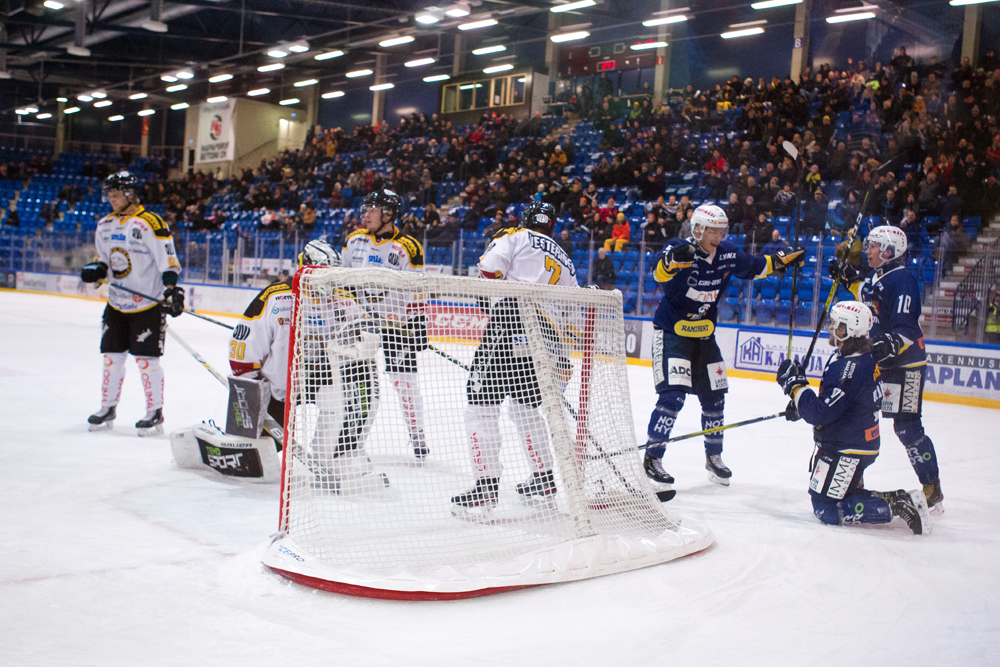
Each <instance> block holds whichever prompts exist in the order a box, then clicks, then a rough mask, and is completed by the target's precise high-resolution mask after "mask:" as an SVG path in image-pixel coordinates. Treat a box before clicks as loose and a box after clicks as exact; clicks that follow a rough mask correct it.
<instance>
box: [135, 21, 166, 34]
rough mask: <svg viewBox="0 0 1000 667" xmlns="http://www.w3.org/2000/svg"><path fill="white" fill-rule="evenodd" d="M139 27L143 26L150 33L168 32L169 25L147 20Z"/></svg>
mask: <svg viewBox="0 0 1000 667" xmlns="http://www.w3.org/2000/svg"><path fill="white" fill-rule="evenodd" d="M139 25H140V26H142V27H143V28H145V29H146V30H148V31H150V32H166V31H167V24H166V23H164V22H163V21H154V20H153V19H146V20H145V21H143V22H142V23H140V24H139Z"/></svg>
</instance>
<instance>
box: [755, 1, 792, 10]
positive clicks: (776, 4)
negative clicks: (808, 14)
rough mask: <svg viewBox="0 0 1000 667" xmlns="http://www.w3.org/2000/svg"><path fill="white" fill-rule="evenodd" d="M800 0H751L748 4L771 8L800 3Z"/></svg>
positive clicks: (759, 7) (760, 7)
mask: <svg viewBox="0 0 1000 667" xmlns="http://www.w3.org/2000/svg"><path fill="white" fill-rule="evenodd" d="M801 4H802V0H766V1H765V2H753V3H750V6H751V7H753V8H754V9H771V8H772V7H784V6H785V5H801Z"/></svg>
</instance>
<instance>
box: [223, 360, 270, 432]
mask: <svg viewBox="0 0 1000 667" xmlns="http://www.w3.org/2000/svg"><path fill="white" fill-rule="evenodd" d="M227 379H228V380H229V404H228V409H227V411H226V433H230V434H232V435H240V436H243V437H245V438H259V437H260V433H261V431H262V430H263V426H264V415H265V414H266V412H267V408H268V405H269V402H270V400H271V390H270V386H269V384H268V382H267V380H263V379H256V378H247V377H234V376H232V375H230V376H229V377H228V378H227Z"/></svg>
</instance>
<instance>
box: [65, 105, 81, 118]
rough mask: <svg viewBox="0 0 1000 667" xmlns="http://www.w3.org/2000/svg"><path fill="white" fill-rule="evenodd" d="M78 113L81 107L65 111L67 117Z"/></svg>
mask: <svg viewBox="0 0 1000 667" xmlns="http://www.w3.org/2000/svg"><path fill="white" fill-rule="evenodd" d="M78 111H80V107H69V108H68V109H63V113H64V114H66V115H67V116H68V115H70V114H71V113H77V112H78Z"/></svg>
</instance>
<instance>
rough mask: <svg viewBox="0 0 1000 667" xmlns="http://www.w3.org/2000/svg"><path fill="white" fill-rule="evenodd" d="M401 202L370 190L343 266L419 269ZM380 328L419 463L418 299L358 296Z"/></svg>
mask: <svg viewBox="0 0 1000 667" xmlns="http://www.w3.org/2000/svg"><path fill="white" fill-rule="evenodd" d="M400 206H401V202H400V199H399V195H397V194H396V193H395V192H393V191H392V190H383V191H381V192H371V193H369V194H368V195H366V196H365V199H364V204H363V205H362V208H361V228H360V229H358V230H357V231H355V232H353V233H352V234H351V235H350V236H348V237H347V245H346V247H345V248H344V256H343V265H344V266H346V267H351V268H385V269H393V270H396V271H422V270H423V268H424V254H423V248H422V247H421V245H420V242H419V241H417V240H416V239H415V238H413V237H412V236H407V235H405V234H400V232H399V229H398V228H397V227H396V221H397V219H398V217H399V209H400ZM358 299H359V301H360V302H362V303H363V304H364V306H365V308H366V309H367V310H368V312H369V313H370V314H371V315H373V316H374V317H376V318H377V319H378V321H379V322H380V326H381V327H382V353H383V355H384V356H385V372H386V374H387V375H388V376H389V380H390V382H392V386H393V387H394V388H395V390H396V393H397V394H398V395H399V400H400V403H401V404H402V408H403V416H404V419H405V421H406V428H407V431H408V433H409V439H410V445H411V447H412V448H413V454H414V456H415V457H416V458H417V460H418V461H423V460H424V459H425V458H426V457H427V455H428V454H429V453H430V450H429V448H428V447H427V439H426V437H425V435H424V401H423V396H422V395H421V392H420V380H419V376H418V375H417V352H422V351H424V350H426V349H427V346H428V340H427V315H426V313H425V312H424V305H423V303H422V302H420V300H419V295H416V294H413V293H400V292H382V291H379V292H367V293H364V294H358Z"/></svg>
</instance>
